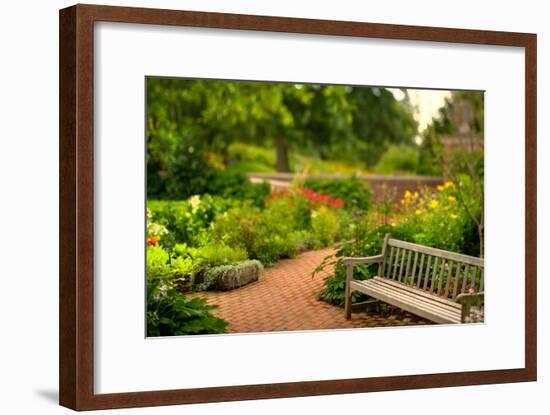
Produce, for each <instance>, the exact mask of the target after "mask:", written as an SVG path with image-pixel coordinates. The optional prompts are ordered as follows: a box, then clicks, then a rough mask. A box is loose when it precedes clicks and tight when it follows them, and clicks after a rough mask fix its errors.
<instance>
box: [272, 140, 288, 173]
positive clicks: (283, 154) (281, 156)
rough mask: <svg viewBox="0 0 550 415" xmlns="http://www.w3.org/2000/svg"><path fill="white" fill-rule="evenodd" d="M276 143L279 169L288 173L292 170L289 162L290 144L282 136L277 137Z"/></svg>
mask: <svg viewBox="0 0 550 415" xmlns="http://www.w3.org/2000/svg"><path fill="white" fill-rule="evenodd" d="M275 144H276V147H277V166H276V167H277V171H278V172H280V173H287V172H289V171H290V166H289V163H288V146H287V145H286V142H285V139H284V138H283V137H281V136H278V137H277V141H276V143H275Z"/></svg>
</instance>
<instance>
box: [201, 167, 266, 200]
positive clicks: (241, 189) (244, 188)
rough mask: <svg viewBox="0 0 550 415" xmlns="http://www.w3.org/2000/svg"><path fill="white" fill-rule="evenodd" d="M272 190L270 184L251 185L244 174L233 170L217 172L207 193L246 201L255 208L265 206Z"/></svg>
mask: <svg viewBox="0 0 550 415" xmlns="http://www.w3.org/2000/svg"><path fill="white" fill-rule="evenodd" d="M270 190H271V187H270V185H269V183H267V182H263V183H251V182H250V180H249V178H248V176H247V175H246V174H245V173H244V172H242V171H238V170H236V169H233V168H227V169H225V170H218V171H216V172H215V173H214V174H212V176H211V177H210V180H209V182H208V186H207V192H208V193H210V194H212V195H219V196H222V197H224V198H233V199H238V200H246V201H247V202H248V203H252V204H253V205H255V206H263V200H264V198H265V197H266V196H267V195H268V194H269V192H270Z"/></svg>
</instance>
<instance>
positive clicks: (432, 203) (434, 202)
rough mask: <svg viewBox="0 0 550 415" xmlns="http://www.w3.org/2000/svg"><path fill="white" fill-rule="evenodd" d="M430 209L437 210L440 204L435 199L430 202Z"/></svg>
mask: <svg viewBox="0 0 550 415" xmlns="http://www.w3.org/2000/svg"><path fill="white" fill-rule="evenodd" d="M428 206H429V207H430V209H435V208H437V206H439V202H438V201H437V200H435V199H432V200H430V203H429V204H428Z"/></svg>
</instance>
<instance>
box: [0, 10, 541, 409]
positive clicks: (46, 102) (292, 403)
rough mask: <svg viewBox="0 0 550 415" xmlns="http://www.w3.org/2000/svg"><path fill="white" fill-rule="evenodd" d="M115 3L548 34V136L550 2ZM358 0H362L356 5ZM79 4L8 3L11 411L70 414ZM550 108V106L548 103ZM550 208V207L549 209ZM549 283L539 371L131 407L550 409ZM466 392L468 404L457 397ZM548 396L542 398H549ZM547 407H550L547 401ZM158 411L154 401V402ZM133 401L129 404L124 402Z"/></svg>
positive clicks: (3, 358) (7, 395) (5, 397)
mask: <svg viewBox="0 0 550 415" xmlns="http://www.w3.org/2000/svg"><path fill="white" fill-rule="evenodd" d="M108 3H110V4H125V5H140V6H157V7H171V8H180V9H195V10H211V11H227V12H236V13H251V14H271V15H287V16H298V17H315V18H326V19H341V20H362V21H372V22H385V23H403V24H419V25H434V26H449V27H465V28H479V29H483V28H486V29H495V30H513V31H526V32H537V33H538V34H539V118H540V120H539V137H545V136H548V134H549V133H550V130H549V128H550V127H549V125H550V124H549V123H548V121H546V120H543V117H542V114H544V113H545V109H546V108H547V102H548V98H547V96H548V92H549V88H550V84H549V83H548V82H549V80H548V78H545V77H544V76H543V74H544V73H545V72H548V70H547V69H546V68H545V63H546V58H547V56H548V54H549V53H550V46H548V45H547V44H545V42H544V40H545V36H546V34H548V33H550V29H547V28H546V25H547V16H548V13H547V12H546V11H545V10H542V5H544V2H536V1H523V2H520V3H513V5H508V4H506V3H503V2H497V1H491V2H489V1H487V2H479V1H476V2H469V1H463V2H460V3H449V4H447V5H445V6H444V7H443V6H442V4H441V2H436V1H434V2H423V3H421V4H420V3H419V2H407V1H402V2H398V1H387V2H383V3H382V4H378V3H377V4H376V6H375V5H374V4H371V5H368V6H366V5H364V3H358V2H353V1H351V0H350V1H344V0H341V1H339V2H337V3H335V2H326V3H320V2H312V3H311V4H308V3H307V2H302V3H297V2H296V1H293V2H291V1H288V2H285V1H277V2H274V1H270V2H261V3H260V2H252V1H251V2H245V1H235V2H232V1H226V2H224V3H223V4H221V3H219V2H214V1H202V2H199V1H156V2H153V1H149V2H137V1H129V0H128V1H126V2H124V3H118V2H108ZM355 3H357V4H355ZM68 4H69V3H66V2H61V1H50V2H38V1H36V2H19V3H15V2H13V3H9V6H8V3H5V4H3V5H2V9H1V10H2V13H1V15H2V17H4V19H3V22H2V26H1V27H2V29H1V30H2V37H1V39H2V43H1V47H2V54H1V55H0V56H2V65H0V71H2V77H1V82H2V84H1V85H2V87H1V91H2V92H1V94H0V97H1V101H0V102H1V104H0V105H1V106H2V108H0V114H1V121H2V123H1V125H2V130H1V135H0V137H1V139H2V144H3V145H2V151H1V152H0V169H2V174H1V175H0V178H1V180H2V190H3V192H2V195H3V198H2V204H1V205H0V206H1V207H0V209H1V215H2V216H1V217H2V219H3V224H2V225H3V226H2V236H1V238H0V244H1V249H0V252H1V259H2V265H1V268H0V270H1V271H0V275H1V276H2V281H3V282H4V284H3V288H4V293H3V296H2V301H0V315H1V323H2V324H1V327H2V343H0V344H1V346H0V348H1V353H0V368H1V370H0V373H1V375H0V379H1V381H2V388H3V389H2V391H3V392H2V399H1V400H0V407H1V408H2V409H3V412H5V413H10V414H12V413H15V414H17V413H41V414H45V413H61V412H64V411H66V410H64V409H62V408H58V407H57V406H56V404H55V401H56V400H57V397H56V394H57V392H56V391H57V365H58V361H57V336H58V331H57V271H58V266H57V255H58V249H57V224H58V222H57V166H58V164H57V132H58V131H57V123H58V120H57V117H58V112H57V103H58V101H57V87H58V83H57V81H58V71H57V66H58V62H57V58H58V53H57V51H58V49H57V44H58V32H57V24H58V22H57V10H58V9H59V8H60V7H64V6H66V5H68ZM546 112H547V111H546ZM547 151H548V144H547V143H545V142H544V141H543V140H539V166H540V167H539V183H543V182H546V181H547V180H548V179H550V177H549V175H550V168H549V167H543V164H544V161H546V162H550V160H548V154H547ZM548 202H549V201H548V191H543V189H542V185H541V184H539V229H540V232H539V275H541V276H544V275H547V274H548V272H549V271H550V262H549V259H548V258H547V256H546V258H545V255H544V247H545V245H546V244H545V242H546V241H547V239H548V237H549V236H550V235H549V233H548V232H549V231H550V229H549V228H548V220H547V219H546V218H545V217H543V216H542V214H541V213H542V212H543V211H544V210H545V207H547V205H548ZM546 210H548V209H546ZM547 293H548V283H547V282H546V281H545V280H544V279H543V278H539V327H540V329H539V350H540V351H541V353H540V356H539V379H540V380H539V382H538V383H536V384H533V383H531V384H516V385H497V386H481V387H466V388H449V389H442V390H434V389H431V390H425V391H404V392H388V393H377V394H361V395H345V396H331V397H317V398H300V399H284V400H269V401H258V402H241V403H225V404H210V405H195V406H186V407H171V408H155V409H141V410H127V411H124V412H126V413H133V412H136V413H155V414H156V413H197V414H198V413H200V414H207V413H222V414H223V413H227V414H230V413H231V414H233V413H239V414H241V413H244V414H246V413H250V414H256V413H280V412H282V411H292V412H293V413H301V412H308V413H309V412H312V411H316V412H318V413H327V414H328V413H334V412H337V411H341V410H343V409H345V410H350V411H384V412H388V413H393V412H397V411H402V410H407V412H408V413H422V414H431V413H433V414H436V413H440V412H441V410H442V408H445V410H446V412H447V413H451V414H453V413H456V414H458V413H463V411H464V407H465V406H466V407H467V406H468V405H473V407H474V408H475V409H476V410H475V412H477V413H483V412H489V411H490V412H491V413H492V412H496V413H501V414H508V413H510V414H512V413H518V412H523V411H525V409H526V408H528V407H529V406H531V409H530V410H529V411H530V413H533V414H538V413H541V414H542V413H545V412H547V409H548V406H549V405H550V400H549V398H548V394H546V395H545V394H544V392H545V391H546V390H548V387H549V385H550V384H549V382H548V381H547V379H546V373H547V372H548V369H549V367H548V360H547V359H546V358H545V356H544V354H543V349H544V345H545V344H546V343H547V339H548V334H549V332H548V330H549V328H548V325H547V324H546V326H545V322H546V320H547V316H548V313H549V312H550V306H549V305H548V302H546V304H543V303H542V301H540V299H541V297H542V296H543V295H544V294H547ZM457 402H462V404H461V405H456V403H457ZM537 404H538V405H537ZM545 408H546V409H545ZM153 411H154V412H153ZM117 412H122V411H117Z"/></svg>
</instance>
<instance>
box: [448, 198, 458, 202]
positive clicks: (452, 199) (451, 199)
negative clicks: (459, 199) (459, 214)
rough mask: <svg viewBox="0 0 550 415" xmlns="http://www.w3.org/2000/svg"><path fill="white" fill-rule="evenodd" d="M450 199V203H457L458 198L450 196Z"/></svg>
mask: <svg viewBox="0 0 550 415" xmlns="http://www.w3.org/2000/svg"><path fill="white" fill-rule="evenodd" d="M448 199H449V202H452V203H455V202H456V197H454V196H449V197H448Z"/></svg>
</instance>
